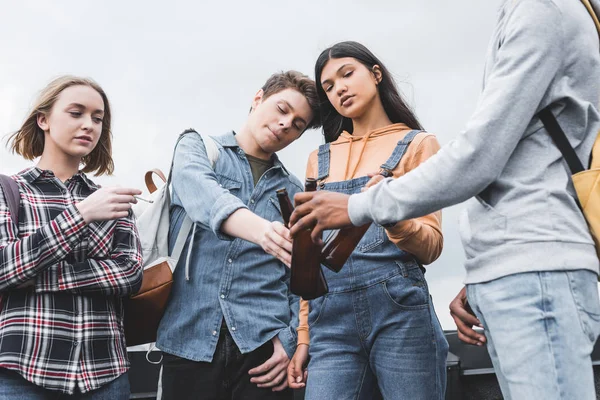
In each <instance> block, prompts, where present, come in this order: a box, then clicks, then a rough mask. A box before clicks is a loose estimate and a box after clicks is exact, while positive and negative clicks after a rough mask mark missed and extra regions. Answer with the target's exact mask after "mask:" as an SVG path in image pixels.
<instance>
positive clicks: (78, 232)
mask: <svg viewBox="0 0 600 400" xmlns="http://www.w3.org/2000/svg"><path fill="white" fill-rule="evenodd" d="M0 218H1V217H0ZM2 222H3V223H2V224H0V225H2V231H3V232H2V236H3V237H4V238H6V237H8V240H6V241H4V240H3V241H2V244H0V291H3V290H9V289H12V288H16V287H18V286H20V285H22V284H23V283H25V282H28V281H30V280H31V279H33V278H35V277H36V276H37V275H38V274H39V273H40V272H42V271H44V270H45V269H46V268H48V267H49V266H51V265H54V264H56V263H58V262H60V261H61V260H63V259H64V258H65V257H66V256H67V254H69V253H70V252H71V251H72V250H73V249H74V248H75V247H76V246H77V244H79V243H80V242H81V239H82V237H83V235H84V232H85V229H84V228H85V226H86V224H85V221H84V220H83V218H82V217H81V214H80V213H79V211H78V210H77V208H76V207H75V206H70V207H68V208H67V209H66V210H65V211H63V212H62V213H61V214H60V215H59V216H58V217H56V218H55V219H54V220H52V221H51V222H49V223H48V224H46V225H44V226H42V227H41V228H39V229H38V230H37V231H36V232H34V233H33V234H32V235H30V236H28V237H25V238H21V239H18V238H16V237H10V235H5V233H6V232H7V229H6V226H7V223H8V222H7V221H2Z"/></svg>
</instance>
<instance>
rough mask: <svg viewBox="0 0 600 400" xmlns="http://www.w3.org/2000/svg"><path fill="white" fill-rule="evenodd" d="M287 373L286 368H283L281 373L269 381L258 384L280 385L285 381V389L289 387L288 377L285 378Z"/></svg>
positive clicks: (265, 386)
mask: <svg viewBox="0 0 600 400" xmlns="http://www.w3.org/2000/svg"><path fill="white" fill-rule="evenodd" d="M286 375H287V371H286V368H283V369H282V370H279V373H278V374H277V375H276V376H275V377H274V378H272V379H269V381H268V382H266V383H259V384H258V385H256V386H258V387H259V388H269V387H275V386H280V385H282V384H283V383H285V386H284V389H285V388H286V387H287V379H285V378H286ZM280 390H281V389H280Z"/></svg>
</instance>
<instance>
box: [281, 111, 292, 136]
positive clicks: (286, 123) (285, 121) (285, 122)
mask: <svg viewBox="0 0 600 400" xmlns="http://www.w3.org/2000/svg"><path fill="white" fill-rule="evenodd" d="M293 119H294V116H293V115H291V113H288V114H286V115H282V116H281V119H280V120H279V126H280V127H281V128H282V129H283V130H284V131H285V132H287V130H288V129H289V128H290V127H291V126H292V121H293Z"/></svg>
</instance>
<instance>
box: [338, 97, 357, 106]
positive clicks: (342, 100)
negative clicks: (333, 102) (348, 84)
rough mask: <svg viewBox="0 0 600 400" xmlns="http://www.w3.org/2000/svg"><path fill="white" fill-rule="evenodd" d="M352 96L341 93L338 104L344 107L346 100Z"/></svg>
mask: <svg viewBox="0 0 600 400" xmlns="http://www.w3.org/2000/svg"><path fill="white" fill-rule="evenodd" d="M353 97H354V95H349V94H346V95H343V96H342V98H341V99H340V105H341V106H342V107H344V105H345V103H346V101H348V100H349V99H351V98H353Z"/></svg>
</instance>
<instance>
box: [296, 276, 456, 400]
mask: <svg viewBox="0 0 600 400" xmlns="http://www.w3.org/2000/svg"><path fill="white" fill-rule="evenodd" d="M406 272H407V274H406V276H405V275H403V274H402V273H400V274H397V275H395V276H392V277H390V278H388V279H386V280H383V281H379V282H377V283H374V284H372V285H370V286H367V287H364V288H362V289H356V290H349V291H341V292H330V293H329V294H327V295H326V296H325V297H323V298H320V299H317V300H315V301H312V302H311V314H310V315H309V324H310V335H311V338H310V356H311V359H310V362H309V365H308V381H307V386H306V397H305V398H306V399H307V400H321V399H336V400H337V399H339V400H345V399H348V400H351V399H352V400H354V399H369V400H370V399H373V398H374V396H375V395H374V393H376V392H377V390H380V391H381V394H382V396H383V398H384V399H411V400H441V399H443V398H444V391H445V385H446V370H445V367H446V356H447V353H448V343H447V342H446V338H445V337H444V333H443V331H442V329H441V327H440V324H439V322H438V320H437V317H436V315H435V311H434V309H433V305H432V302H431V298H430V297H429V293H428V291H427V285H426V283H425V280H424V279H423V275H422V273H421V272H420V271H419V269H418V268H415V269H411V270H410V271H406ZM413 275H414V276H413Z"/></svg>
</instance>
